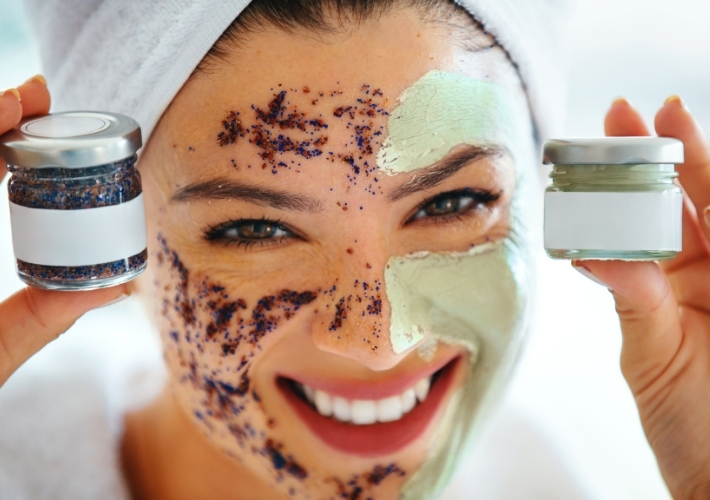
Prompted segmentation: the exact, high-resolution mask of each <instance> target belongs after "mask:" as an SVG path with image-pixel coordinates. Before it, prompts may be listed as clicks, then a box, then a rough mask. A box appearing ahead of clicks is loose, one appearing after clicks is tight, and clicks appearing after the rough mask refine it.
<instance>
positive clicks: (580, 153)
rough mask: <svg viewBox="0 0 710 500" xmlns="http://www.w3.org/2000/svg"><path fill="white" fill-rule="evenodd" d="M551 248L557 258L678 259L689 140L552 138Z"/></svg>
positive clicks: (548, 155) (548, 146)
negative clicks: (680, 169)
mask: <svg viewBox="0 0 710 500" xmlns="http://www.w3.org/2000/svg"><path fill="white" fill-rule="evenodd" d="M543 150H544V151H543V163H545V164H547V165H553V169H552V173H551V174H550V178H551V179H552V185H550V186H549V187H548V188H547V190H546V192H545V251H546V252H547V254H548V255H549V256H550V257H552V258H557V259H621V260H661V259H671V258H673V257H675V256H676V254H677V253H678V252H680V251H681V248H682V209H683V192H682V190H681V188H680V187H679V186H678V185H677V184H676V183H675V182H674V179H675V178H676V177H677V176H678V174H677V172H676V171H675V164H678V163H683V143H682V142H680V141H679V140H677V139H671V138H666V137H604V138H597V139H564V140H552V141H547V142H546V143H545V144H544V146H543Z"/></svg>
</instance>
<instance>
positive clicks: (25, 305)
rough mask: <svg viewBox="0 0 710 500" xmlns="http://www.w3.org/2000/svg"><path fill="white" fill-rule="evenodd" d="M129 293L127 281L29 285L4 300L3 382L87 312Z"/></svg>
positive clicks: (0, 307) (0, 306)
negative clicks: (76, 287)
mask: <svg viewBox="0 0 710 500" xmlns="http://www.w3.org/2000/svg"><path fill="white" fill-rule="evenodd" d="M127 294H128V288H127V286H126V285H123V286H119V287H113V288H105V289H102V290H92V291H88V292H56V291H49V290H41V289H39V288H32V287H29V288H24V289H22V290H20V291H19V292H17V293H16V294H15V295H13V296H11V297H10V298H9V299H7V300H6V301H4V302H2V303H0V385H2V384H4V383H5V381H6V380H7V379H8V377H10V375H12V373H13V372H14V371H15V370H17V369H18V368H19V367H20V365H22V363H24V362H25V361H27V360H28V359H29V358H30V356H32V355H33V354H34V353H36V352H37V351H39V350H40V349H41V348H42V347H44V346H45V345H46V344H48V343H49V342H51V341H52V340H54V339H56V338H57V337H58V336H59V335H61V334H62V333H64V332H65V331H66V330H67V329H69V327H70V326H71V325H73V324H74V322H75V321H76V320H77V319H79V318H80V317H81V316H82V315H83V314H84V313H86V312H87V311H89V310H91V309H94V308H96V307H98V306H100V305H104V304H106V303H108V302H110V301H112V300H116V299H118V298H120V297H121V296H122V295H127Z"/></svg>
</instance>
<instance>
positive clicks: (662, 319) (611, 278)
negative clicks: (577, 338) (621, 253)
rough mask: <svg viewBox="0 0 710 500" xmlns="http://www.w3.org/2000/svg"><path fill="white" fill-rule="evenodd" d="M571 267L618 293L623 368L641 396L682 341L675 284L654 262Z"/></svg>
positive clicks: (578, 262) (588, 263)
mask: <svg viewBox="0 0 710 500" xmlns="http://www.w3.org/2000/svg"><path fill="white" fill-rule="evenodd" d="M573 264H574V266H575V268H576V269H577V270H579V271H580V272H582V274H585V275H587V276H589V275H591V276H593V277H594V278H596V281H597V282H601V283H603V284H604V285H605V286H607V287H608V288H609V289H610V290H611V291H612V294H613V295H614V300H615V302H616V311H617V313H618V314H619V321H620V323H621V332H622V336H623V347H622V352H621V370H622V373H623V374H624V377H625V378H626V381H627V382H628V384H629V387H631V390H632V391H633V393H634V395H636V396H638V395H639V394H640V393H642V392H643V391H644V390H645V389H646V388H648V387H649V386H650V385H651V384H652V383H653V382H654V381H656V380H657V379H658V378H659V377H660V376H661V375H662V374H663V373H664V371H665V370H666V368H667V367H668V366H669V364H670V363H671V361H672V360H673V357H674V356H675V354H676V353H677V352H678V350H679V348H680V345H681V341H682V340H683V334H682V330H681V327H680V316H679V313H678V303H677V301H676V296H675V293H674V292H673V289H672V287H671V284H670V282H669V281H668V278H667V277H666V275H665V273H664V272H663V270H661V268H660V267H659V266H658V264H656V263H655V262H627V261H619V260H609V261H591V260H585V261H583V262H580V261H575V262H573Z"/></svg>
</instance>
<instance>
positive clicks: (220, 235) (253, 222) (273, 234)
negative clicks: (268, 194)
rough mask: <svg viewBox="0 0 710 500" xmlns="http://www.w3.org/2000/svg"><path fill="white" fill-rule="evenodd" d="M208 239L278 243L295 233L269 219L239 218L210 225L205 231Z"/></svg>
mask: <svg viewBox="0 0 710 500" xmlns="http://www.w3.org/2000/svg"><path fill="white" fill-rule="evenodd" d="M204 234H205V239H206V240H208V241H220V242H224V243H227V244H229V243H234V244H237V245H239V246H241V245H243V246H247V247H248V246H251V245H254V244H260V245H263V244H270V243H278V242H279V241H280V240H282V239H284V238H290V237H293V236H294V235H293V233H292V232H291V231H289V230H288V229H286V228H285V227H284V226H283V225H282V224H280V223H278V222H276V221H272V220H269V219H239V220H230V221H228V222H223V223H221V224H218V225H217V226H214V227H212V226H210V228H209V229H207V230H206V231H205V233H204Z"/></svg>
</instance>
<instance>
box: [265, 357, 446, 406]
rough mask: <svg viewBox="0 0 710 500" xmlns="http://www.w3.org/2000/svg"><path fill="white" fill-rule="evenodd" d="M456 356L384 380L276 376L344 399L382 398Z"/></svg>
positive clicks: (412, 382)
mask: <svg viewBox="0 0 710 500" xmlns="http://www.w3.org/2000/svg"><path fill="white" fill-rule="evenodd" d="M456 356H458V355H457V354H454V355H452V356H451V357H449V358H447V359H444V360H442V361H440V362H438V363H437V364H435V365H432V366H429V367H427V368H425V369H423V370H420V371H417V372H414V373H403V374H401V375H396V376H394V377H390V378H387V379H385V380H369V381H362V380H342V379H341V380H337V379H336V380H333V379H323V378H315V377H309V376H303V375H296V374H289V373H280V374H279V375H278V376H279V377H285V378H288V379H291V380H295V381H296V382H299V383H301V384H305V385H307V386H309V387H312V388H313V389H316V390H321V391H324V392H327V393H328V394H330V395H333V396H340V397H341V398H345V399H351V400H352V399H384V398H388V397H390V396H399V395H400V394H402V393H403V392H404V391H406V390H407V389H409V388H410V387H414V385H415V384H416V383H417V382H419V381H420V380H421V379H423V378H424V377H428V376H430V375H433V374H434V373H436V372H438V371H439V370H441V369H442V368H443V367H444V366H446V365H447V364H448V363H450V362H451V360H452V359H454V358H455V357H456Z"/></svg>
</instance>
